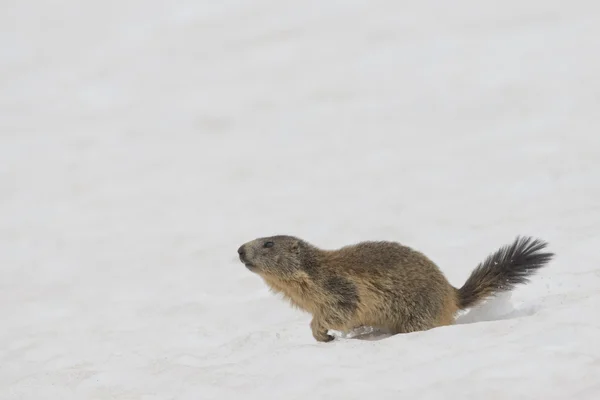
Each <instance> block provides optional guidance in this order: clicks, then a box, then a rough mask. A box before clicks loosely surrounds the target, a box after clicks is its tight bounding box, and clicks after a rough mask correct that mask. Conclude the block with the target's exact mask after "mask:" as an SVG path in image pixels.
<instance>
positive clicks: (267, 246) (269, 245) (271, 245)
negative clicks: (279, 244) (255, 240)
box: [263, 242, 275, 248]
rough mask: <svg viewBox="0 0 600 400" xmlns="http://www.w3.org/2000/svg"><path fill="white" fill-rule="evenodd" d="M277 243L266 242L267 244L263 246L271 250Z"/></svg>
mask: <svg viewBox="0 0 600 400" xmlns="http://www.w3.org/2000/svg"><path fill="white" fill-rule="evenodd" d="M274 244H275V243H273V242H265V244H264V245H263V247H266V248H269V247H273V245H274Z"/></svg>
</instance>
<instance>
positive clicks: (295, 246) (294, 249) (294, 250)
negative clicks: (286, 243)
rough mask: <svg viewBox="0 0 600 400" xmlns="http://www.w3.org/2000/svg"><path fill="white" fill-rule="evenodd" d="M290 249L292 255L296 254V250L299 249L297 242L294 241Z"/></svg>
mask: <svg viewBox="0 0 600 400" xmlns="http://www.w3.org/2000/svg"><path fill="white" fill-rule="evenodd" d="M291 247H292V251H293V252H294V253H298V249H300V242H299V241H298V240H294V241H293V242H292V246H291Z"/></svg>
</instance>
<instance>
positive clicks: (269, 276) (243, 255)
mask: <svg viewBox="0 0 600 400" xmlns="http://www.w3.org/2000/svg"><path fill="white" fill-rule="evenodd" d="M545 247H546V243H544V242H542V241H539V240H534V239H532V238H517V239H516V240H515V241H514V242H513V244H511V245H510V246H505V247H503V248H501V249H500V250H498V251H497V252H495V253H494V254H492V255H490V256H489V257H488V258H487V259H486V260H485V261H484V262H483V263H481V264H480V265H479V266H477V268H476V269H475V270H474V271H473V273H472V274H471V276H470V277H469V279H468V280H467V282H466V283H465V285H464V286H463V287H462V288H460V289H456V288H454V287H453V286H452V285H451V284H450V283H449V282H448V280H447V279H446V277H445V276H444V274H443V273H442V272H441V271H440V269H439V268H438V267H437V265H436V264H435V263H433V262H432V261H431V260H430V259H428V258H427V257H426V256H425V255H424V254H422V253H420V252H418V251H416V250H413V249H411V248H409V247H407V246H403V245H401V244H399V243H395V242H362V243H358V244H355V245H351V246H346V247H342V248H341V249H339V250H322V249H319V248H317V247H315V246H313V245H311V244H309V243H307V242H306V241H303V240H301V239H298V238H296V237H293V236H271V237H265V238H260V239H256V240H253V241H251V242H248V243H246V244H244V245H242V246H241V247H240V248H239V249H238V254H239V257H240V260H241V261H242V262H243V263H244V264H245V265H246V267H247V268H248V269H249V270H251V271H252V272H255V273H257V274H258V275H260V276H261V277H262V278H263V279H264V281H265V282H266V283H267V285H268V286H269V287H270V288H271V290H273V291H274V292H277V293H282V294H283V295H284V297H285V298H287V299H288V300H289V301H290V302H291V304H292V305H294V306H296V307H298V308H300V309H303V310H305V311H307V312H309V313H311V314H312V316H313V319H312V322H311V328H312V332H313V336H314V337H315V339H316V340H318V341H323V342H327V341H330V340H332V339H333V337H332V336H331V335H329V334H328V330H329V329H335V330H339V331H349V330H351V329H354V328H358V327H362V326H371V327H375V328H380V329H385V330H386V331H388V332H391V333H393V334H396V333H408V332H414V331H422V330H428V329H432V328H435V327H438V326H443V325H450V324H452V323H454V319H455V315H456V312H457V311H458V310H460V309H464V308H469V307H472V306H473V305H475V304H477V303H478V302H479V301H481V300H483V299H485V298H487V297H489V296H491V295H494V294H495V293H498V292H501V291H507V290H511V289H512V288H513V287H514V286H515V285H517V284H520V283H525V282H526V281H527V278H528V277H529V276H530V275H532V274H533V273H534V272H535V271H536V270H537V269H539V268H541V267H542V266H544V265H546V264H547V263H548V262H549V261H550V260H551V259H552V257H553V254H552V253H543V252H541V251H542V250H543V249H544V248H545Z"/></svg>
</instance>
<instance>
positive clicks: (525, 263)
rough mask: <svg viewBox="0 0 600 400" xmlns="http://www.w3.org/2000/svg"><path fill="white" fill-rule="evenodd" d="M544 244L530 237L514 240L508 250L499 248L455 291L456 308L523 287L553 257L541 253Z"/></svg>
mask: <svg viewBox="0 0 600 400" xmlns="http://www.w3.org/2000/svg"><path fill="white" fill-rule="evenodd" d="M546 246H547V243H546V242H544V241H541V240H539V239H533V238H530V237H517V239H516V240H515V241H514V242H513V243H512V244H511V245H509V246H504V247H502V248H500V249H499V250H498V251H496V252H495V253H493V254H491V255H489V256H488V257H487V258H486V259H485V261H484V262H483V263H481V264H479V265H478V266H477V268H475V270H474V271H473V272H472V273H471V276H469V279H467V281H466V282H465V284H464V285H463V287H461V288H460V289H458V290H457V292H458V306H459V308H460V309H465V308H469V307H472V306H474V305H476V304H477V303H478V302H480V301H481V300H484V299H485V298H487V297H490V296H492V295H494V294H496V293H499V292H506V291H509V290H512V289H513V288H514V287H515V286H516V285H519V284H522V283H527V282H528V281H529V277H530V276H531V275H533V274H534V273H535V272H536V271H537V270H538V269H540V268H542V267H543V266H545V265H546V264H547V263H548V262H549V261H550V260H552V258H553V257H554V254H553V253H548V252H541V251H542V250H544V249H545V248H546Z"/></svg>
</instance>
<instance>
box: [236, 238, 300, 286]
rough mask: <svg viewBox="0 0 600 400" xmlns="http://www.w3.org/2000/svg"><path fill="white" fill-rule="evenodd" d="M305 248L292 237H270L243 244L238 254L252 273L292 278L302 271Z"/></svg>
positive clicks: (298, 240)
mask: <svg viewBox="0 0 600 400" xmlns="http://www.w3.org/2000/svg"><path fill="white" fill-rule="evenodd" d="M307 246H308V244H307V243H305V242H304V241H302V240H300V239H298V238H295V237H293V236H283V235H281V236H270V237H263V238H259V239H255V240H253V241H251V242H248V243H244V244H243V245H242V246H240V248H239V249H238V254H239V256H240V261H241V262H243V263H244V264H245V265H246V267H247V268H248V269H249V270H250V271H252V272H255V273H257V274H261V275H262V274H264V275H273V276H277V277H280V278H292V277H293V276H294V275H296V274H297V273H298V272H299V271H300V270H301V269H302V264H303V259H304V257H303V249H305V248H307Z"/></svg>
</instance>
